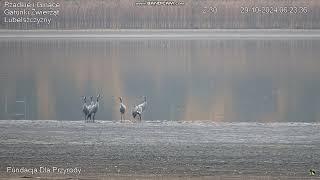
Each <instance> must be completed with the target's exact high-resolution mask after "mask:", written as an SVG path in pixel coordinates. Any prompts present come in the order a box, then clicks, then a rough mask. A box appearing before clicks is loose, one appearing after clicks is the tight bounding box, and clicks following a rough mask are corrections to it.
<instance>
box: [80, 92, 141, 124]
mask: <svg viewBox="0 0 320 180" xmlns="http://www.w3.org/2000/svg"><path fill="white" fill-rule="evenodd" d="M100 98H101V96H100V94H99V95H98V96H97V98H96V101H93V96H91V97H90V101H91V102H90V104H89V105H88V104H87V97H86V96H84V97H83V106H82V112H83V115H84V121H85V122H94V120H95V116H96V113H97V112H98V109H99V100H100ZM143 98H144V100H143V102H142V103H140V104H138V105H133V108H132V116H133V118H134V119H136V117H137V118H138V119H139V120H140V121H141V117H142V114H143V112H144V111H145V109H146V106H147V97H146V96H144V97H143ZM119 101H120V109H119V110H120V122H122V121H124V120H125V113H126V110H127V107H126V106H125V105H124V103H123V99H122V97H119Z"/></svg>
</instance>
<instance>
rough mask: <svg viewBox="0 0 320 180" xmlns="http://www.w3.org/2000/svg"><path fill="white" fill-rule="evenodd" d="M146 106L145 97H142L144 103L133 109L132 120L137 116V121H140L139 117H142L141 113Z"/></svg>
mask: <svg viewBox="0 0 320 180" xmlns="http://www.w3.org/2000/svg"><path fill="white" fill-rule="evenodd" d="M146 106H147V97H146V96H144V101H143V102H142V103H141V104H139V105H136V106H134V107H133V111H132V116H133V118H136V116H137V115H139V120H140V121H141V116H142V113H143V112H144V111H145V109H146Z"/></svg>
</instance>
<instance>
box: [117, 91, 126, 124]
mask: <svg viewBox="0 0 320 180" xmlns="http://www.w3.org/2000/svg"><path fill="white" fill-rule="evenodd" d="M119 100H120V121H121V122H122V120H125V112H126V109H127V108H126V106H125V105H124V104H123V101H122V97H119Z"/></svg>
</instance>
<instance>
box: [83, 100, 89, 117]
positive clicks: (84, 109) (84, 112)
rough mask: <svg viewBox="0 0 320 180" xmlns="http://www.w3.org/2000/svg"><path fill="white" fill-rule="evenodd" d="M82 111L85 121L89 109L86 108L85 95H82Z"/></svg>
mask: <svg viewBox="0 0 320 180" xmlns="http://www.w3.org/2000/svg"><path fill="white" fill-rule="evenodd" d="M82 112H83V114H84V121H87V117H88V114H89V109H88V105H87V97H86V96H84V97H83V106H82Z"/></svg>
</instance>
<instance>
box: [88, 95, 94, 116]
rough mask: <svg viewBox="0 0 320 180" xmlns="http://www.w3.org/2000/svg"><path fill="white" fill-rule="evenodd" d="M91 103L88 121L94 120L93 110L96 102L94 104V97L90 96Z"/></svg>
mask: <svg viewBox="0 0 320 180" xmlns="http://www.w3.org/2000/svg"><path fill="white" fill-rule="evenodd" d="M90 101H91V103H90V104H89V105H88V111H89V112H88V115H87V120H91V119H92V109H93V107H94V102H93V96H90Z"/></svg>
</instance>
